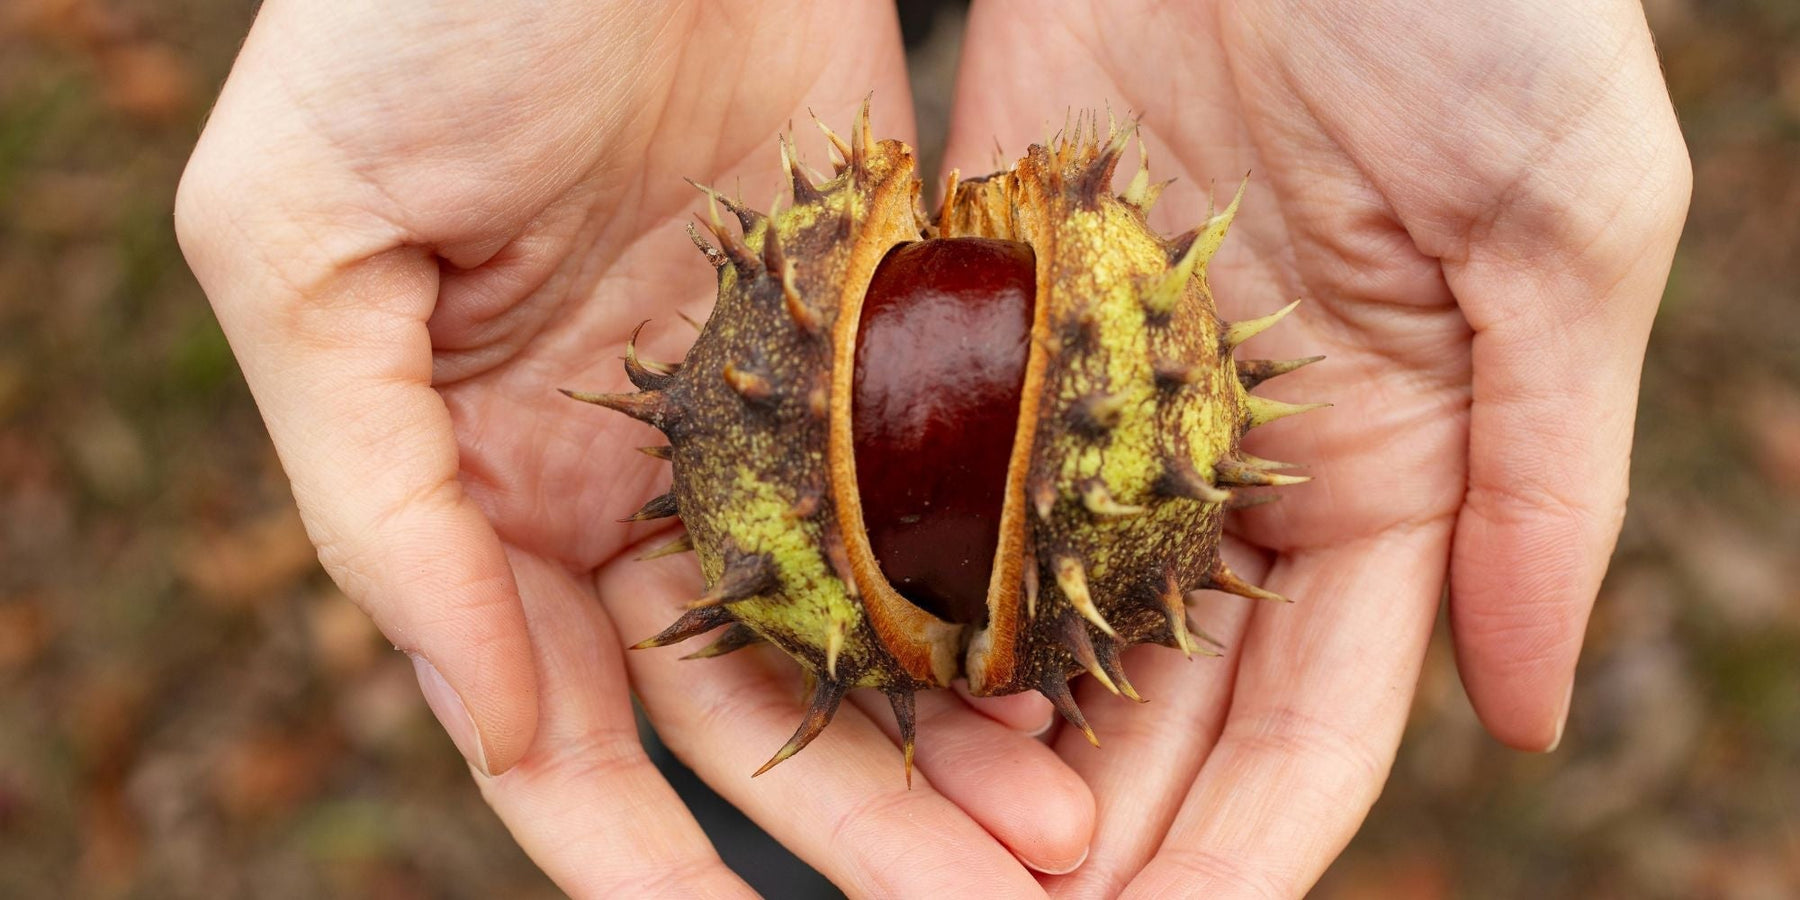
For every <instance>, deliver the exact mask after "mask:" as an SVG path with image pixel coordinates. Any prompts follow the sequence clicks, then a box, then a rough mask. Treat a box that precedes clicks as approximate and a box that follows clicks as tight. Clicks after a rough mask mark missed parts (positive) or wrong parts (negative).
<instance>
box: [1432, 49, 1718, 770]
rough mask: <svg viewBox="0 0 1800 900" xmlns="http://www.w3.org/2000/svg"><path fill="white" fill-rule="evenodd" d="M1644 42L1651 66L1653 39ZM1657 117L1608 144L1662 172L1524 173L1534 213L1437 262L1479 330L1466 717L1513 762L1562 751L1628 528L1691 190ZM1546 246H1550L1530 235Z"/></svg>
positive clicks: (1460, 583) (1466, 593)
mask: <svg viewBox="0 0 1800 900" xmlns="http://www.w3.org/2000/svg"><path fill="white" fill-rule="evenodd" d="M1643 44H1644V47H1643V50H1644V53H1645V54H1646V56H1647V55H1648V35H1645V36H1644V40H1643ZM1640 62H1643V61H1642V60H1640ZM1647 66H1648V68H1647V70H1646V69H1645V67H1644V66H1637V67H1636V68H1637V69H1639V70H1640V71H1638V72H1637V73H1636V74H1637V77H1639V78H1648V79H1653V80H1654V81H1653V85H1654V87H1653V90H1652V95H1653V96H1655V95H1660V94H1661V86H1660V81H1659V80H1655V79H1657V73H1656V70H1655V65H1654V59H1653V58H1648V61H1647ZM1662 107H1663V108H1662V109H1660V110H1658V109H1650V110H1647V111H1645V116H1646V121H1645V122H1643V123H1638V122H1635V121H1634V122H1633V123H1631V124H1628V125H1624V126H1622V127H1620V128H1619V129H1618V130H1617V131H1616V132H1615V133H1637V132H1638V131H1640V130H1644V131H1646V133H1650V134H1655V133H1656V132H1658V131H1661V132H1663V133H1664V137H1663V138H1662V139H1660V140H1657V139H1650V138H1647V139H1646V140H1647V142H1648V143H1649V144H1650V145H1651V146H1660V147H1663V148H1665V151H1664V153H1663V154H1662V156H1661V157H1660V158H1654V159H1648V160H1644V159H1640V160H1636V161H1635V162H1634V161H1632V160H1631V154H1623V155H1622V157H1612V158H1609V160H1608V164H1606V165H1588V164H1586V163H1582V164H1580V165H1575V166H1567V167H1565V169H1564V171H1566V172H1568V173H1569V174H1568V176H1567V177H1566V178H1565V179H1564V180H1565V181H1571V182H1575V183H1567V184H1555V183H1549V179H1544V178H1537V177H1534V178H1532V179H1530V180H1531V181H1532V185H1531V186H1530V187H1526V188H1522V189H1521V190H1520V191H1518V192H1517V193H1516V194H1515V195H1514V196H1515V200H1516V198H1517V197H1526V198H1533V199H1528V200H1516V202H1515V203H1514V204H1513V206H1512V207H1510V208H1508V209H1506V210H1504V211H1503V212H1502V213H1500V216H1501V218H1500V219H1499V220H1498V221H1497V223H1496V225H1495V227H1494V230H1493V232H1492V237H1491V239H1490V240H1489V241H1488V242H1486V243H1484V244H1481V245H1477V246H1472V247H1471V248H1470V250H1469V257H1468V259H1467V260H1466V261H1465V262H1462V263H1460V264H1452V263H1449V262H1446V264H1445V275H1446V278H1447V279H1448V282H1449V284H1450V287H1451V289H1452V290H1454V291H1455V292H1456V295H1457V298H1458V302H1459V304H1460V305H1461V306H1462V308H1463V310H1464V313H1465V315H1466V316H1467V317H1468V319H1469V322H1470V324H1471V325H1472V326H1473V327H1474V329H1475V338H1474V345H1473V358H1472V359H1473V364H1474V395H1473V405H1472V407H1471V410H1470V435H1469V488H1468V494H1467V497H1466V500H1465V506H1464V509H1463V512H1462V514H1461V516H1460V518H1459V519H1458V521H1457V533H1456V543H1455V551H1454V556H1453V559H1452V563H1451V578H1452V581H1451V600H1450V622H1451V627H1452V631H1453V634H1454V637H1455V643H1456V650H1457V660H1458V668H1459V669H1460V670H1461V671H1462V674H1463V681H1464V684H1465V685H1466V686H1467V689H1468V693H1469V698H1470V700H1471V701H1472V702H1473V704H1474V706H1475V710H1476V712H1477V713H1479V714H1480V716H1481V719H1482V722H1483V723H1484V724H1485V725H1486V726H1487V728H1488V730H1489V731H1490V732H1492V733H1493V734H1494V736H1495V737H1497V738H1499V739H1500V740H1501V741H1504V742H1505V743H1507V744H1510V745H1512V746H1515V747H1518V748H1520V749H1527V750H1548V749H1554V748H1555V746H1556V744H1557V743H1558V742H1559V741H1560V740H1561V735H1562V729H1563V725H1564V723H1565V720H1566V717H1567V714H1568V701H1569V692H1570V687H1571V685H1572V683H1573V678H1574V670H1575V662H1576V657H1577V656H1578V655H1579V652H1580V649H1581V641H1582V635H1583V632H1584V631H1585V630H1586V627H1587V620H1588V614H1589V611H1590V610H1591V609H1592V607H1593V603H1594V598H1595V595H1596V594H1597V592H1598V591H1599V587H1600V580H1601V578H1602V576H1603V575H1604V574H1605V572H1606V567H1607V563H1608V561H1609V560H1610V558H1611V556H1612V551H1613V546H1614V543H1615V541H1616V540H1617V538H1618V535H1619V527H1620V525H1621V523H1622V521H1623V518H1624V511H1625V497H1626V492H1627V475H1628V470H1629V465H1630V458H1631V439H1632V428H1633V419H1634V417H1635V414H1636V409H1637V392H1638V381H1639V376H1640V373H1641V370H1642V365H1643V354H1644V347H1645V344H1646V342H1647V341H1648V337H1649V330H1650V324H1651V320H1652V319H1653V317H1654V315H1655V311H1656V305H1657V300H1658V298H1659V297H1660V296H1661V293H1662V289H1663V285H1664V283H1665V281H1666V279H1667V276H1668V271H1669V263H1670V259H1671V258H1672V256H1673V254H1674V249H1675V243H1676V240H1677V238H1678V237H1679V235H1680V232H1681V223H1682V220H1683V218H1684V217H1685V215H1686V209H1687V201H1688V195H1689V189H1690V186H1691V176H1690V174H1689V172H1688V169H1687V159H1686V156H1685V153H1684V152H1683V151H1682V149H1681V146H1682V145H1681V139H1680V135H1679V134H1678V133H1675V131H1674V123H1673V120H1672V118H1670V117H1668V115H1667V109H1666V100H1664V101H1663V103H1662ZM1618 112H1619V111H1618V110H1613V114H1614V115H1617V114H1618ZM1620 198H1629V199H1624V200H1621V199H1620ZM1621 203H1622V204H1623V207H1622V208H1620V204H1621ZM1596 206H1599V207H1602V208H1604V209H1606V210H1608V212H1607V214H1606V215H1604V216H1597V215H1596V214H1595V213H1594V211H1593V210H1594V207H1596ZM1534 207H1536V208H1534ZM1540 232H1543V233H1549V234H1552V235H1555V236H1556V240H1555V243H1554V245H1553V246H1540V245H1538V244H1537V243H1535V242H1533V241H1531V240H1528V239H1527V238H1526V237H1525V236H1527V235H1535V234H1538V233H1540ZM1548 335H1554V338H1553V339H1549V340H1546V336H1548Z"/></svg>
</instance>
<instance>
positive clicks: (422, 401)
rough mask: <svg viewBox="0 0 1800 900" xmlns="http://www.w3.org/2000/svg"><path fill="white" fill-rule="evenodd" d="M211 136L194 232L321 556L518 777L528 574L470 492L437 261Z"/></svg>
mask: <svg viewBox="0 0 1800 900" xmlns="http://www.w3.org/2000/svg"><path fill="white" fill-rule="evenodd" d="M204 144H205V142H204V141H203V142H202V148H201V149H200V150H199V151H197V152H196V155H195V162H194V163H191V164H190V167H189V171H188V173H187V175H186V176H184V178H183V183H182V188H181V191H180V194H179V196H178V199H177V209H176V226H177V232H178V234H179V236H180V239H181V244H182V249H183V252H184V253H185V254H186V255H187V257H188V260H189V264H190V265H191V266H192V267H193V269H194V272H195V274H196V275H197V276H198V277H199V279H200V282H201V284H202V286H203V287H204V288H205V289H206V292H207V295H208V297H209V298H210V299H211V300H212V303H213V307H214V310H215V311H216V313H217V314H218V317H219V321H220V323H221V325H222V326H223V328H224V330H225V333H226V336H227V337H228V338H229V340H230V341H231V345H232V348H233V350H234V352H235V353H236V354H237V357H238V362H239V364H240V366H241V367H242V368H243V371H244V375H245V378H246V379H247V380H248V382H249V384H250V389H251V392H252V393H253V394H254V395H255V396H256V401H257V406H258V407H259V409H260V410H261V412H262V415H263V419H264V421H265V422H266V423H267V424H268V428H269V433H270V435H271V437H272V438H273V439H274V443H275V448H276V450H277V452H278V453H279V454H280V457H281V462H282V466H283V468H284V469H285V470H286V471H287V474H288V477H289V479H290V480H291V481H292V483H293V490H294V496H295V499H296V500H297V501H298V503H299V506H300V511H301V514H302V516H303V518H304V519H305V521H306V526H307V532H308V534H309V535H310V536H311V538H312V540H313V543H314V544H315V545H316V546H317V547H318V549H319V558H320V561H321V562H322V563H323V564H324V566H325V568H326V570H327V571H329V572H330V574H331V576H332V578H333V579H335V580H336V581H337V583H338V584H339V585H340V586H341V587H342V588H343V589H344V591H345V593H347V594H348V595H349V596H350V597H351V598H353V599H354V600H356V601H357V602H358V603H359V604H360V605H361V606H362V608H363V609H364V610H366V611H367V612H368V613H369V615H370V616H371V617H372V618H374V620H375V622H376V624H377V625H378V626H379V627H380V628H381V631H382V633H383V634H385V635H387V637H388V638H389V639H390V640H392V641H393V642H394V645H395V646H396V647H397V648H399V649H400V650H402V651H405V652H406V653H407V654H408V655H410V656H411V657H412V658H413V660H414V664H415V666H416V667H417V670H418V673H419V680H420V684H421V687H422V688H423V690H424V692H425V695H426V698H427V699H428V701H429V702H430V704H431V707H432V710H433V712H435V713H436V714H437V716H438V718H439V720H440V721H441V722H443V724H444V726H445V729H446V730H447V731H448V732H449V733H450V735H451V737H452V739H453V740H455V742H456V744H457V747H458V748H459V749H460V750H461V751H462V753H463V755H464V757H465V758H467V759H468V761H469V763H470V764H471V765H472V766H474V767H475V768H477V769H479V770H481V771H483V772H485V773H488V774H496V773H499V772H503V771H505V770H506V769H508V768H510V767H511V766H512V765H513V764H514V763H516V762H517V761H518V760H519V758H520V757H521V756H522V755H523V754H524V753H525V751H526V749H527V748H528V747H529V746H530V745H531V742H532V739H533V737H534V733H535V731H536V728H537V696H536V694H537V677H536V672H535V670H534V668H533V654H532V649H531V643H530V639H529V636H528V634H527V632H526V628H525V619H524V614H523V612H522V608H521V606H520V602H519V598H518V590H517V588H516V586H515V584H514V578H513V573H512V570H511V568H510V567H509V565H508V563H507V560H506V556H505V554H504V552H503V551H502V548H501V543H500V540H499V537H498V536H497V534H496V533H495V531H494V529H493V527H492V526H491V525H490V524H489V522H488V520H487V519H486V517H485V516H484V515H483V514H482V513H481V511H480V510H479V509H478V508H477V507H476V506H475V504H474V503H473V502H472V501H471V500H470V499H469V497H467V496H466V495H465V494H464V492H463V490H462V487H461V484H460V482H459V480H458V469H459V458H458V452H457V445H456V440H455V436H454V434H453V431H452V428H451V419H450V414H449V411H448V410H447V409H446V407H445V405H444V403H443V400H442V398H441V397H440V396H439V395H438V393H437V392H436V391H435V390H433V388H432V386H431V368H432V348H431V338H430V335H429V333H428V332H427V330H426V320H427V319H428V317H429V316H430V313H431V310H432V307H433V305H434V304H435V303H436V299H437V291H438V267H437V262H436V259H435V258H434V257H433V256H432V254H431V253H430V252H428V251H426V250H424V249H421V248H417V247H411V246H407V244H406V242H405V240H404V238H403V236H401V235H399V234H398V233H395V234H386V233H384V226H383V225H382V224H381V223H373V222H368V221H361V222H356V223H343V222H338V221H335V219H336V218H340V217H341V216H332V217H329V218H326V219H325V220H324V221H321V218H320V217H313V218H311V219H309V218H308V216H307V214H306V210H305V209H303V208H301V207H303V206H313V204H307V203H294V204H284V203H283V202H281V200H280V199H279V192H266V191H253V190H246V187H247V186H246V185H238V184H232V181H233V179H231V178H229V177H221V176H218V175H216V174H215V173H217V172H218V171H220V169H219V168H217V167H213V168H209V167H208V166H206V165H204V158H205V156H206V148H205V146H204ZM246 197H254V198H256V199H255V201H254V202H249V201H245V200H244V199H242V198H246ZM346 226H348V227H346ZM385 228H386V229H390V230H391V226H385Z"/></svg>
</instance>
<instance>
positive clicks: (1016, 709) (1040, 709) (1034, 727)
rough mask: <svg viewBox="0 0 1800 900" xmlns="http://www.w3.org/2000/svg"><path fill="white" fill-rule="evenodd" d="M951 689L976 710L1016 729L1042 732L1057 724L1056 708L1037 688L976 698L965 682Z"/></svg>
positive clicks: (1036, 732)
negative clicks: (1019, 692)
mask: <svg viewBox="0 0 1800 900" xmlns="http://www.w3.org/2000/svg"><path fill="white" fill-rule="evenodd" d="M952 688H953V689H954V690H955V691H956V694H957V696H959V697H961V698H962V699H963V702H964V703H967V704H968V705H969V706H970V707H972V708H973V709H974V710H975V711H976V712H978V713H981V714H982V715H984V716H987V717H988V718H990V719H993V720H994V721H996V722H999V723H1000V724H1002V725H1005V726H1006V727H1008V728H1011V729H1013V730H1015V731H1023V732H1025V733H1026V734H1029V735H1041V734H1043V733H1044V732H1046V731H1049V730H1050V726H1051V725H1054V724H1056V708H1055V707H1053V706H1051V705H1050V701H1049V700H1048V699H1045V697H1044V695H1043V694H1040V693H1037V692H1036V691H1027V692H1026V693H1023V694H1007V695H1006V696H1004V697H977V696H975V695H973V694H971V693H969V684H968V682H966V681H958V682H956V683H955V684H954V685H953V686H952Z"/></svg>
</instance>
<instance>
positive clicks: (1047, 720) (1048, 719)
mask: <svg viewBox="0 0 1800 900" xmlns="http://www.w3.org/2000/svg"><path fill="white" fill-rule="evenodd" d="M1055 727H1056V714H1055V713H1051V714H1050V715H1047V716H1045V717H1044V724H1042V725H1040V726H1038V729H1037V730H1036V731H1033V732H1032V733H1031V736H1032V737H1034V738H1040V739H1041V738H1043V737H1044V736H1045V735H1048V734H1049V733H1050V729H1052V728H1055Z"/></svg>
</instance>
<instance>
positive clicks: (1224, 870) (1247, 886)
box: [1147, 846, 1300, 900]
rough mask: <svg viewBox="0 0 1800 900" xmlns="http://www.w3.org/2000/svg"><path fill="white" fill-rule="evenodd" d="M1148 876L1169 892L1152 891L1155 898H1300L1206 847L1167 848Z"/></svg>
mask: <svg viewBox="0 0 1800 900" xmlns="http://www.w3.org/2000/svg"><path fill="white" fill-rule="evenodd" d="M1147 873H1150V874H1154V875H1155V876H1156V877H1157V881H1158V882H1160V883H1162V884H1165V885H1168V888H1167V889H1154V890H1152V891H1151V892H1150V893H1151V894H1152V895H1155V896H1191V895H1194V894H1201V895H1204V896H1208V897H1242V898H1249V900H1292V898H1294V897H1297V896H1299V894H1300V891H1299V890H1298V889H1297V888H1293V887H1289V886H1287V885H1285V884H1284V883H1283V882H1282V881H1281V880H1280V879H1278V878H1277V877H1276V876H1274V875H1272V874H1271V873H1269V872H1266V871H1264V870H1262V869H1260V868H1258V867H1256V866H1255V865H1253V864H1252V863H1251V862H1249V861H1248V860H1246V859H1244V858H1243V857H1241V856H1238V855H1235V854H1230V853H1224V852H1220V851H1216V850H1209V849H1206V848H1204V847H1182V846H1171V847H1164V848H1163V849H1162V850H1161V851H1160V852H1158V853H1157V855H1156V859H1155V860H1154V861H1153V862H1152V863H1151V865H1150V867H1149V869H1148V870H1147ZM1177 886H1179V887H1177ZM1189 892H1192V894H1189Z"/></svg>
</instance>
